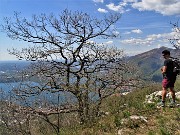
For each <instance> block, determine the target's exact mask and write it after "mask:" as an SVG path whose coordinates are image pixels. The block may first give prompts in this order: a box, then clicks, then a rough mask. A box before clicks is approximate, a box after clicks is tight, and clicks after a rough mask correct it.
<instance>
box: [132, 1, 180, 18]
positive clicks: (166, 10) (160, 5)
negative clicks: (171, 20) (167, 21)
mask: <svg viewBox="0 0 180 135" xmlns="http://www.w3.org/2000/svg"><path fill="white" fill-rule="evenodd" d="M132 7H133V8H136V9H138V10H139V11H144V10H147V11H156V12H158V13H161V14H163V15H180V1H179V0H142V1H141V2H134V3H133V4H132Z"/></svg>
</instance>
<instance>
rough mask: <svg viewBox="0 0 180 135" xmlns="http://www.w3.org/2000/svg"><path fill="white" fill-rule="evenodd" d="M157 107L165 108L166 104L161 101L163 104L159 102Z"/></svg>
mask: <svg viewBox="0 0 180 135" xmlns="http://www.w3.org/2000/svg"><path fill="white" fill-rule="evenodd" d="M157 105H158V107H165V102H162V101H161V102H159V103H158V104H157Z"/></svg>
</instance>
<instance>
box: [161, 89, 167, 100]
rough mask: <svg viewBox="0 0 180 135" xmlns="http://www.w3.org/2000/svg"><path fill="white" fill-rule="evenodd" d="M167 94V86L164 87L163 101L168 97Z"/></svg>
mask: <svg viewBox="0 0 180 135" xmlns="http://www.w3.org/2000/svg"><path fill="white" fill-rule="evenodd" d="M166 94H167V88H164V87H163V88H162V102H165V99H166Z"/></svg>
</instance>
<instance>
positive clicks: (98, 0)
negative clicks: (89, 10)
mask: <svg viewBox="0 0 180 135" xmlns="http://www.w3.org/2000/svg"><path fill="white" fill-rule="evenodd" d="M93 1H94V2H96V3H99V2H101V3H103V2H104V0H93Z"/></svg>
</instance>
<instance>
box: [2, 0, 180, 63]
mask: <svg viewBox="0 0 180 135" xmlns="http://www.w3.org/2000/svg"><path fill="white" fill-rule="evenodd" d="M66 8H67V9H69V10H72V11H77V10H78V11H82V12H86V13H88V14H90V15H92V16H95V17H97V18H99V17H102V16H104V15H105V14H108V13H109V12H114V13H119V14H122V17H121V19H120V20H119V21H118V22H117V23H116V28H117V32H118V33H120V36H121V38H118V39H113V40H111V39H109V40H102V41H101V42H103V43H105V44H114V45H116V46H117V47H118V48H121V49H123V50H124V51H125V53H126V54H127V55H135V54H138V53H142V52H145V51H148V50H150V49H153V48H158V47H161V46H167V47H172V45H171V44H170V43H169V41H168V39H169V38H170V37H172V36H173V35H174V32H173V29H172V25H171V24H170V22H173V23H176V22H177V21H178V19H180V0H0V24H3V17H12V16H13V14H14V11H17V12H21V16H23V17H26V18H27V19H31V16H32V15H33V14H37V15H39V14H41V13H46V14H47V15H48V14H50V13H54V14H59V13H61V12H62V10H64V9H66ZM25 46H27V43H23V42H19V41H15V40H11V39H9V38H8V37H7V36H6V34H5V33H3V32H1V31H0V60H15V59H16V58H15V57H14V56H11V55H9V54H8V52H7V49H11V48H12V47H14V48H22V47H25Z"/></svg>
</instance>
